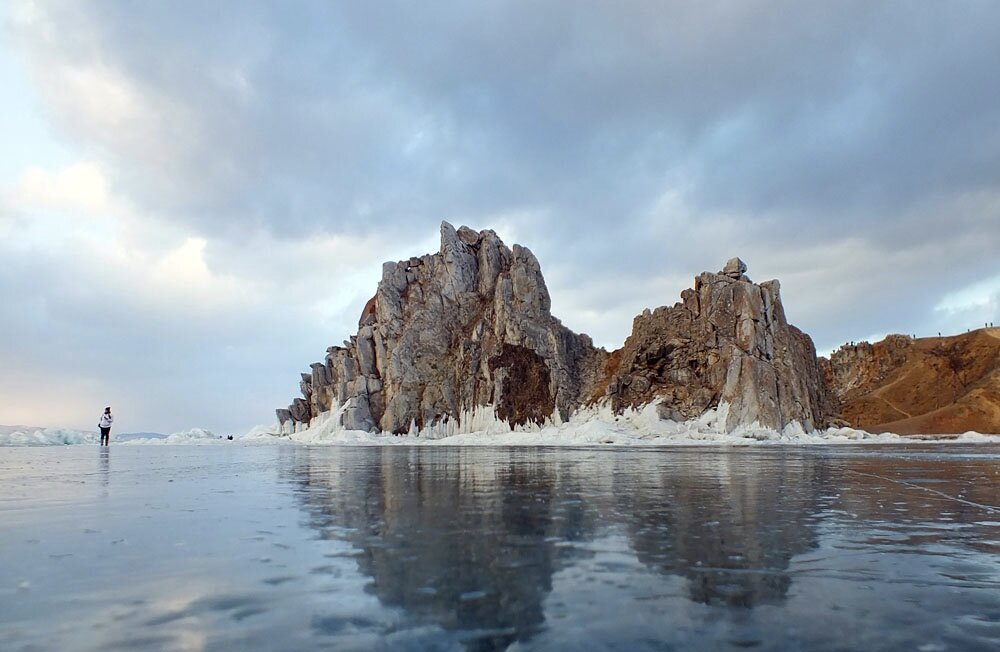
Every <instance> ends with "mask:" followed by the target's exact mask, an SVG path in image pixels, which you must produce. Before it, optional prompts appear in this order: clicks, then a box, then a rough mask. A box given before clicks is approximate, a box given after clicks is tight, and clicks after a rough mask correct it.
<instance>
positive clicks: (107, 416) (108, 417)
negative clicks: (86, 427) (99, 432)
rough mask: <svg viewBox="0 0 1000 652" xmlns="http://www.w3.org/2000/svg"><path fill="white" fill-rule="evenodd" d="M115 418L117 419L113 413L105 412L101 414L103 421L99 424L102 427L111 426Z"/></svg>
mask: <svg viewBox="0 0 1000 652" xmlns="http://www.w3.org/2000/svg"><path fill="white" fill-rule="evenodd" d="M114 420H115V418H114V417H113V416H112V415H110V414H108V413H107V412H105V413H104V414H102V415H101V422H100V424H99V426H100V427H101V428H110V427H111V424H112V423H113V422H114Z"/></svg>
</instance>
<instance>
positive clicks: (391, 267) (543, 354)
mask: <svg viewBox="0 0 1000 652" xmlns="http://www.w3.org/2000/svg"><path fill="white" fill-rule="evenodd" d="M440 232H441V247H440V250H439V251H438V253H436V254H429V255H425V256H421V257H419V258H410V259H408V260H406V261H399V262H388V263H385V264H384V265H383V267H382V280H381V281H380V282H379V284H378V289H377V291H376V293H375V296H374V297H373V298H372V299H371V300H370V301H369V302H368V304H367V305H366V306H365V309H364V311H363V312H362V316H361V319H360V321H359V330H358V333H357V335H355V336H354V337H352V338H351V340H350V341H349V342H346V343H345V346H344V347H331V349H330V350H329V351H328V354H327V359H326V362H325V363H320V364H319V365H318V366H317V365H314V366H313V370H312V373H311V374H310V380H309V381H308V382H307V381H305V380H303V382H302V385H301V389H302V392H303V396H304V399H302V400H303V401H304V403H305V405H303V404H302V403H298V402H295V403H293V405H292V406H290V407H289V408H288V410H289V413H290V416H291V417H292V419H293V420H294V421H298V422H307V421H308V420H309V418H311V417H314V416H316V415H317V414H320V413H323V412H327V411H330V410H332V409H335V408H339V407H343V408H344V410H343V417H342V418H343V425H344V426H345V427H348V428H352V429H362V430H375V429H377V430H383V431H389V432H406V431H409V430H411V429H412V428H414V427H417V428H423V427H425V426H428V425H431V424H434V423H439V422H441V421H444V420H449V419H459V418H460V417H461V415H462V414H463V413H468V412H472V411H473V410H474V409H475V408H477V407H479V406H484V405H491V406H494V407H495V410H496V414H497V416H498V417H500V418H502V419H505V420H507V421H509V422H510V423H511V424H524V423H527V422H529V421H531V422H536V423H540V422H542V421H543V420H544V419H547V418H550V417H552V416H553V414H554V413H556V412H558V414H559V415H560V417H562V418H566V417H568V416H569V414H570V412H571V411H572V410H573V409H575V408H576V407H578V406H579V405H580V404H581V402H582V394H583V393H584V392H585V391H589V389H590V385H589V384H588V379H589V378H590V376H591V375H593V373H592V371H591V370H592V369H596V368H598V367H599V364H596V363H592V362H591V359H592V358H595V357H599V356H601V355H605V356H606V355H607V354H606V352H604V351H603V350H599V349H596V348H595V347H594V346H593V344H592V342H591V340H590V338H589V337H587V336H586V335H577V334H575V333H572V332H570V331H569V330H568V329H566V328H565V327H564V326H563V325H562V324H561V323H560V322H559V321H558V320H557V319H555V318H554V317H552V315H551V314H550V312H549V310H550V306H551V302H550V299H549V292H548V289H547V288H546V286H545V281H544V279H543V278H542V273H541V267H540V265H539V264H538V260H537V259H536V258H535V256H534V254H532V253H531V251H530V250H529V249H527V248H526V247H521V246H519V245H514V247H513V248H512V249H510V248H508V247H507V246H506V245H505V244H504V243H503V242H502V241H501V240H500V238H499V237H497V235H496V233H494V232H493V231H491V230H484V231H479V232H477V231H474V230H473V229H470V228H468V227H464V226H463V227H460V228H458V229H457V230H456V229H455V228H454V227H453V226H452V225H451V224H449V223H448V222H442V223H441V229H440ZM306 408H308V409H306ZM281 416H285V415H284V414H281V415H279V419H280V418H281Z"/></svg>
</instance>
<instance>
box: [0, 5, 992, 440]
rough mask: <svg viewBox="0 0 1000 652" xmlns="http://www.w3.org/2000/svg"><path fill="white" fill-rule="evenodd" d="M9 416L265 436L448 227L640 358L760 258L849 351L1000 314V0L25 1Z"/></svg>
mask: <svg viewBox="0 0 1000 652" xmlns="http://www.w3.org/2000/svg"><path fill="white" fill-rule="evenodd" d="M0 12H3V13H2V15H0V20H2V21H3V22H2V27H0V28H2V32H0V97H2V104H0V106H2V110H3V120H2V121H0V143H2V144H0V297H2V301H0V369H2V371H0V423H2V424H18V423H24V424H30V425H52V426H67V427H76V428H86V429H93V428H94V425H95V424H96V421H97V416H98V414H99V412H100V411H101V410H102V408H103V406H104V405H107V404H110V405H113V406H114V407H115V410H116V412H117V419H118V420H117V423H116V425H117V427H118V431H119V432H125V431H159V432H166V433H169V432H174V431H177V430H181V429H185V428H190V427H194V426H200V427H207V428H211V429H213V430H215V431H216V432H218V433H220V434H221V433H228V432H242V431H245V430H246V429H247V428H249V427H250V426H252V425H255V424H258V423H268V422H272V421H273V420H274V413H273V409H274V408H275V407H279V406H283V405H286V404H287V403H288V402H289V400H290V399H291V398H292V397H293V396H295V395H296V394H297V391H298V374H299V372H300V371H304V370H306V369H307V368H308V364H309V363H310V362H313V361H316V360H321V359H322V358H323V356H324V353H325V350H326V347H327V346H329V345H331V344H337V343H340V341H341V340H343V339H345V338H347V337H348V336H349V335H351V334H353V333H354V332H355V331H356V329H357V318H358V315H359V314H360V312H361V308H362V306H363V305H364V303H365V301H366V300H367V299H369V298H370V297H371V296H372V295H373V294H374V290H375V286H376V283H377V281H378V278H379V274H380V271H381V264H382V262H383V261H385V260H398V259H400V258H404V257H409V256H411V255H420V254H423V253H427V252H430V251H436V250H437V246H438V242H437V238H438V224H439V222H440V221H441V220H442V219H447V220H449V221H450V222H452V223H453V224H455V225H456V226H457V225H459V224H467V225H469V226H471V227H473V228H475V229H484V228H492V229H494V230H495V231H497V233H498V234H499V235H500V237H501V238H502V239H503V240H504V241H505V242H507V244H508V245H511V244H513V243H515V242H518V243H521V244H524V245H526V246H528V247H530V248H531V249H532V250H533V251H534V252H535V254H536V255H537V256H538V258H539V260H540V262H541V264H542V269H543V272H544V274H545V277H546V279H547V281H548V284H549V289H550V292H551V294H552V310H553V313H554V314H555V315H556V316H557V317H559V318H560V319H562V320H563V322H564V323H565V324H566V325H567V326H569V327H570V328H572V329H573V330H576V331H578V332H580V331H582V332H586V333H589V334H591V335H592V336H593V337H594V339H595V341H596V342H597V343H598V344H600V345H603V346H605V347H607V348H609V349H612V348H617V347H618V346H620V345H621V344H622V342H623V340H624V338H625V337H626V335H627V334H628V331H629V329H630V328H631V323H632V317H633V316H634V315H635V314H636V313H638V312H640V311H641V310H642V309H643V308H645V307H655V306H658V305H663V304H672V303H673V302H674V301H676V300H677V299H678V296H679V294H680V292H681V290H683V289H684V288H686V287H689V286H690V284H691V280H692V277H693V276H694V275H696V274H697V273H699V272H701V271H703V270H710V271H715V270H718V269H720V268H721V266H722V264H723V263H724V261H725V260H726V259H727V258H729V257H731V256H735V255H739V256H741V257H742V258H743V259H744V260H746V261H747V263H748V264H749V266H750V271H749V274H750V276H751V277H752V278H753V279H754V280H757V281H763V280H766V279H769V278H778V279H780V280H781V282H782V293H783V299H784V303H785V308H786V312H787V314H788V317H789V319H790V321H792V322H793V323H795V324H796V325H798V326H799V327H801V328H803V329H804V330H805V331H806V332H808V333H810V334H811V335H812V337H813V339H814V341H815V342H816V345H817V348H818V349H819V350H820V351H821V352H822V351H829V350H831V349H833V348H835V347H837V346H838V345H840V344H841V343H843V342H845V341H848V340H860V339H864V338H874V337H881V336H882V335H883V334H885V333H890V332H905V333H915V334H917V335H928V334H937V332H938V331H943V332H947V333H955V332H964V331H965V330H966V329H967V328H974V327H977V326H978V327H981V326H982V325H983V324H984V322H988V321H994V322H997V323H998V324H1000V257H998V251H1000V3H997V2H994V1H992V0H984V1H982V2H976V1H962V0H957V1H955V2H948V3H945V2H888V3H880V2H875V1H873V0H862V1H859V2H851V1H849V0H845V1H841V2H827V1H820V2H802V1H800V0H796V1H789V2H781V1H776V0H775V1H770V2H756V1H752V0H741V1H739V2H735V1H731V0H727V1H725V2H713V1H706V0H701V1H699V2H676V3H674V2H665V1H650V2H622V1H618V2H587V1H580V2H576V1H575V2H551V3H542V2H491V1H489V0H483V1H478V2H464V1H463V2H454V3H450V2H430V3H424V2H391V1H383V2H377V3H368V2H344V3H331V2H327V1H325V0H324V1H317V2H249V1H247V0H238V1H233V2H221V1H212V2H204V1H202V0H192V1H181V0H170V1H164V2H143V3H138V2H131V1H127V0H122V1H120V2H115V1H112V0H102V1H100V2H98V1H94V2H73V1H70V0H67V1H51V2H49V1H22V0H11V1H10V2H5V3H4V4H3V9H0Z"/></svg>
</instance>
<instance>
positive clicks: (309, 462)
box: [0, 433, 1000, 652]
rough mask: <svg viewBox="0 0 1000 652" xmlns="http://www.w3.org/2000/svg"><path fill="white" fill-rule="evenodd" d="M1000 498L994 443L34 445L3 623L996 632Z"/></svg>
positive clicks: (252, 630)
mask: <svg viewBox="0 0 1000 652" xmlns="http://www.w3.org/2000/svg"><path fill="white" fill-rule="evenodd" d="M190 435H191V437H192V440H200V441H212V442H214V441H218V440H217V439H209V438H207V437H205V436H198V434H197V433H190ZM397 439H402V438H397ZM441 441H446V440H441ZM998 503H1000V445H996V444H989V443H987V444H983V443H979V444H976V445H969V444H934V445H927V444H908V445H905V446H898V445H886V446H877V447H875V446H835V447H829V446H804V447H793V446H778V447H760V446H757V447H752V448H733V447H731V446H721V447H720V446H705V447H700V448H690V447H687V448H684V447H666V448H648V447H646V448H621V447H619V448H608V447H601V446H589V447H575V448H566V447H544V448H528V447H512V448H484V447H413V446H392V447H374V446H367V447H330V446H327V447H318V446H310V447H306V446H248V445H242V446H241V445H234V444H233V442H228V443H227V444H226V445H214V446H203V447H193V446H111V447H110V448H98V447H97V446H93V447H86V446H72V447H61V448H51V447H50V448H28V447H23V448H11V449H7V450H5V451H4V452H3V454H2V455H0V519H2V521H0V522H2V523H3V526H2V531H0V535H2V537H0V541H2V555H3V557H2V559H3V564H0V641H3V645H2V646H3V649H5V650H7V649H10V650H22V649H24V650H29V649H30V650H35V649H38V650H68V651H75V650H116V649H128V650H134V651H137V652H144V651H147V650H158V651H159V650H192V649H194V650H237V649H238V650H247V651H254V650H278V649H281V650H285V649H295V650H310V649H337V650H371V649H389V650H397V649H399V650H512V651H513V650H580V649H588V650H589V649H594V650H600V649H621V650H663V649H742V648H748V647H749V648H753V649H756V650H787V649H809V650H846V649H850V650H862V649H863V650H919V649H926V650H930V649H941V650H992V649H996V646H997V643H998V641H1000V504H998Z"/></svg>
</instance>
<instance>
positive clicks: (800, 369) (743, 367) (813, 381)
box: [605, 258, 831, 430]
mask: <svg viewBox="0 0 1000 652" xmlns="http://www.w3.org/2000/svg"><path fill="white" fill-rule="evenodd" d="M746 270H747V267H746V264H744V263H743V261H741V260H740V259H738V258H734V259H732V260H730V261H729V262H728V263H727V264H726V266H725V268H724V269H723V270H722V271H721V272H719V273H717V274H712V273H709V272H705V273H703V274H701V275H700V276H698V277H697V278H695V282H694V289H690V290H685V291H684V292H682V293H681V299H682V301H681V302H680V303H678V304H676V305H674V306H673V307H662V308H657V309H656V310H655V311H652V312H650V311H648V310H647V311H646V312H644V313H643V314H641V315H639V316H638V317H636V318H635V320H634V322H633V324H632V335H631V336H629V338H628V339H627V340H626V341H625V346H624V347H623V348H622V349H621V351H619V352H616V353H615V356H614V357H617V358H619V359H618V361H617V368H616V370H615V372H614V375H613V376H612V378H611V382H610V384H609V386H608V388H607V390H606V393H605V395H606V396H607V397H608V398H610V399H611V401H612V405H613V406H614V407H615V408H616V409H621V408H624V407H636V406H640V405H643V404H646V403H648V402H650V401H652V400H653V399H654V398H659V399H660V401H661V402H660V406H659V409H660V413H661V416H663V417H666V418H670V419H673V420H678V421H679V420H684V419H692V418H695V417H697V416H699V415H701V414H703V413H704V412H705V411H706V410H708V409H710V408H713V407H716V406H718V405H719V404H720V403H725V404H728V405H729V411H728V414H727V415H726V421H725V424H724V425H725V429H726V430H732V429H734V428H736V427H737V426H739V425H742V424H752V423H759V424H760V425H763V426H767V427H771V428H776V429H780V428H782V427H784V426H785V425H787V424H788V423H790V422H792V421H797V422H799V423H800V424H801V425H802V426H803V427H804V428H806V429H807V430H812V429H815V428H817V427H822V426H825V425H826V422H827V418H828V416H829V414H830V411H831V405H830V402H829V400H828V398H827V395H826V389H825V386H824V382H823V378H822V374H821V372H820V369H819V365H818V362H817V360H816V350H815V348H814V347H813V343H812V340H811V339H810V338H809V336H808V335H806V334H805V333H803V332H802V331H800V330H799V329H797V328H795V327H794V326H790V325H789V324H788V322H787V321H786V320H785V311H784V309H783V308H782V305H781V297H780V295H779V284H778V281H767V282H766V283H762V284H760V285H757V284H754V283H752V282H750V280H749V279H747V277H746V276H745V275H744V273H745V272H746Z"/></svg>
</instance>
